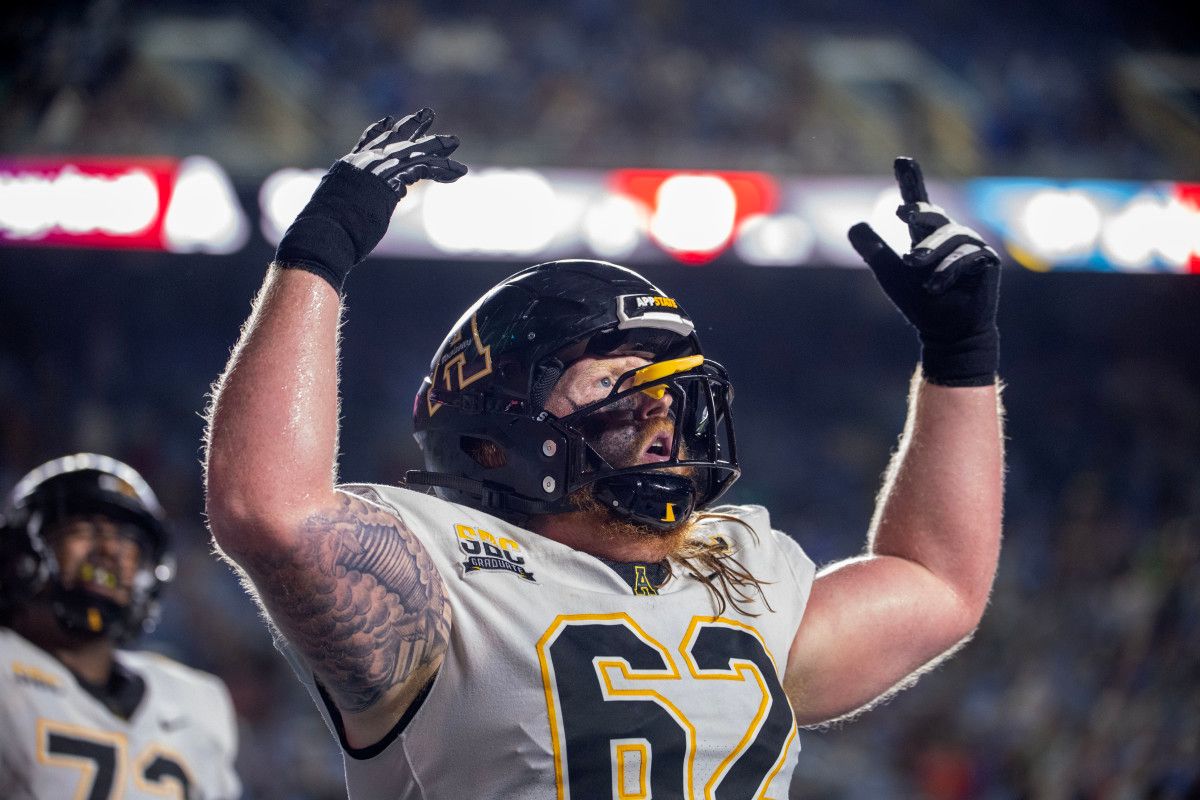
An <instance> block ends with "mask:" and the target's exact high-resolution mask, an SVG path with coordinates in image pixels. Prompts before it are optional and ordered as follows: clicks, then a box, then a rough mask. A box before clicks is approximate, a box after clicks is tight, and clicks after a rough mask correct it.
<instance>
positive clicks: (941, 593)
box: [785, 159, 1004, 725]
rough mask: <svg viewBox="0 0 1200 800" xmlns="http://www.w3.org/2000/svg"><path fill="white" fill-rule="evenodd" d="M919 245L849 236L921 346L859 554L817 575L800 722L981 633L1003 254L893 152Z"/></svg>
mask: <svg viewBox="0 0 1200 800" xmlns="http://www.w3.org/2000/svg"><path fill="white" fill-rule="evenodd" d="M896 177H897V180H898V181H899V183H900V187H901V194H902V196H903V199H904V201H905V204H904V205H902V206H901V207H900V209H899V211H898V213H899V215H900V217H901V219H904V220H905V221H907V222H908V223H909V229H910V233H911V235H912V240H913V250H912V251H911V252H910V253H909V254H908V255H906V256H905V257H904V258H903V259H901V258H900V257H899V256H897V255H896V253H895V252H893V251H892V249H891V248H890V247H888V246H887V245H886V244H885V243H884V242H883V241H882V240H881V239H880V238H879V236H878V235H876V234H875V232H874V231H873V230H871V229H870V227H868V226H867V225H865V224H860V225H856V226H855V227H854V228H852V229H851V232H850V239H851V242H852V243H853V244H854V246H855V248H856V249H857V250H858V252H859V253H860V254H861V255H862V256H863V258H864V259H865V260H866V261H867V263H868V265H869V266H870V267H871V269H872V270H873V271H874V272H875V275H876V277H877V278H878V279H879V282H880V284H881V285H882V286H883V288H884V290H885V291H886V292H887V294H888V296H889V297H890V298H891V299H892V301H893V302H894V303H895V304H896V305H897V306H898V307H899V308H900V310H901V312H902V313H903V314H904V315H905V317H906V318H907V319H908V320H909V322H910V323H912V324H913V325H914V327H916V328H917V331H918V334H919V335H920V338H921V343H922V367H921V371H920V372H919V373H918V374H917V375H916V376H914V378H913V382H912V388H911V393H910V398H909V410H908V419H907V423H906V425H905V429H904V433H903V435H902V436H901V440H900V445H899V447H898V449H897V451H896V454H895V455H894V456H893V458H892V462H891V464H890V466H889V467H888V470H887V473H886V476H885V479H884V484H883V489H882V490H881V492H880V495H879V499H878V502H877V505H876V508H875V515H874V518H873V520H872V524H871V530H870V533H869V537H868V546H867V551H866V554H865V555H863V556H861V557H858V558H854V559H850V560H848V561H844V562H841V563H838V564H834V565H832V566H830V567H828V568H826V569H824V570H822V572H821V573H820V574H819V575H818V576H817V579H816V582H815V583H814V585H813V589H812V594H811V596H810V598H809V603H808V608H807V610H806V612H805V617H804V621H803V623H802V624H801V626H800V630H799V633H798V634H797V636H796V639H795V641H794V643H793V646H792V650H791V653H790V656H789V660H788V671H787V674H786V679H785V684H786V687H787V690H788V694H789V697H790V698H791V699H792V704H793V707H794V709H795V711H796V716H797V719H798V721H799V722H800V724H802V725H812V724H817V723H821V722H825V721H828V720H831V719H836V718H838V717H842V716H845V715H848V714H852V713H854V712H856V711H858V710H860V709H863V708H865V707H868V706H869V705H871V704H872V703H873V702H875V701H877V700H879V699H882V698H884V697H886V696H888V695H889V694H890V693H891V692H892V691H894V690H897V689H899V688H903V687H904V686H906V685H909V684H910V683H911V682H912V681H914V680H915V679H916V678H917V677H918V676H919V675H920V673H921V672H922V671H923V670H924V669H925V668H928V667H930V666H932V665H933V664H935V663H937V662H938V661H939V660H940V659H941V658H943V657H945V656H946V655H948V654H949V653H950V652H952V650H953V649H954V648H955V646H956V645H957V644H959V643H960V642H962V641H964V640H965V639H966V638H967V637H969V636H970V635H971V633H972V632H973V631H974V630H975V628H976V626H977V625H978V624H979V621H980V619H981V617H982V615H983V611H984V608H985V607H986V605H987V600H988V595H989V593H990V591H991V586H992V581H993V578H994V575H995V571H996V563H997V559H998V558H999V551H1000V531H1001V516H1002V505H1003V472H1004V464H1003V462H1004V457H1003V434H1002V413H1001V410H1000V401H999V397H998V387H997V383H996V367H997V353H998V333H997V332H996V324H995V320H996V301H997V296H998V287H999V258H998V257H997V256H996V253H995V251H993V250H992V249H991V248H990V247H988V246H987V245H986V244H984V242H983V241H982V240H981V239H980V238H979V236H978V234H976V233H975V232H974V231H972V230H970V229H969V228H965V227H963V226H960V225H956V224H954V223H952V222H950V221H949V220H948V219H947V217H946V216H945V212H943V211H942V210H941V209H940V208H938V207H936V206H933V205H931V204H930V203H929V200H928V197H927V196H926V194H925V187H924V182H923V180H922V178H921V174H920V170H919V169H918V167H917V165H916V163H915V162H913V161H911V160H910V159H898V160H897V162H896Z"/></svg>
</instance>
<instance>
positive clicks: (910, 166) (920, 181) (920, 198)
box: [892, 156, 929, 203]
mask: <svg viewBox="0 0 1200 800" xmlns="http://www.w3.org/2000/svg"><path fill="white" fill-rule="evenodd" d="M892 172H893V173H895V175H896V183H897V184H899V185H900V198H901V199H902V200H904V202H905V203H928V202H929V192H927V191H926V190H925V177H924V176H923V175H922V174H921V165H920V164H918V163H917V162H916V159H912V158H907V157H905V156H901V157H900V158H897V159H896V160H895V162H893V164H892Z"/></svg>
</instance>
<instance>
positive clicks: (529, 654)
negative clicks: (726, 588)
mask: <svg viewBox="0 0 1200 800" xmlns="http://www.w3.org/2000/svg"><path fill="white" fill-rule="evenodd" d="M346 488H348V489H349V490H350V491H355V492H358V493H360V494H363V495H364V496H366V497H368V498H370V499H373V500H375V501H376V502H378V503H380V504H381V505H383V506H384V507H385V508H388V509H389V510H391V511H393V512H394V513H395V514H396V516H398V517H399V518H401V519H402V520H403V521H404V523H405V525H406V526H407V527H408V528H409V529H410V530H411V531H413V533H414V534H415V535H416V536H418V537H419V538H420V540H421V542H422V543H423V544H424V546H425V548H426V549H427V550H428V551H429V553H430V555H431V557H432V559H433V561H434V563H435V564H436V565H437V568H438V570H439V571H440V573H441V575H442V578H443V580H444V582H445V585H446V589H447V593H448V595H449V600H450V605H451V607H452V610H453V621H452V627H451V631H450V642H449V647H448V650H447V653H446V657H445V661H444V663H443V664H442V667H441V669H440V670H439V672H438V674H437V676H436V678H435V679H434V680H433V682H432V684H431V686H430V687H429V688H428V692H427V694H426V695H424V697H423V700H421V701H419V705H418V704H414V708H412V709H410V711H409V713H407V714H406V715H405V719H403V720H401V723H400V724H399V725H398V726H397V728H396V729H395V730H394V731H393V732H392V735H390V736H388V737H385V738H384V739H383V741H381V742H379V743H378V744H377V745H376V746H374V747H371V748H367V749H364V750H358V751H354V750H347V749H346V747H345V742H344V739H343V741H342V745H343V751H344V760H345V766H346V780H347V785H348V788H349V793H350V797H351V798H353V800H376V798H379V799H380V800H382V799H383V798H387V800H394V799H396V798H404V799H405V800H409V799H410V798H412V799H415V798H423V799H426V800H434V799H436V800H445V799H447V798H467V797H469V798H480V799H483V798H497V799H498V800H499V799H503V800H535V798H536V800H568V798H569V799H570V800H595V798H610V797H611V798H631V799H632V798H649V797H651V796H652V797H653V798H654V799H655V800H667V798H702V797H704V798H709V797H718V798H720V797H731V798H732V797H746V798H750V797H777V798H781V797H786V796H787V793H788V784H789V781H790V778H791V774H792V770H793V768H794V767H795V764H796V759H797V756H798V753H799V743H798V741H797V732H796V724H795V718H794V716H793V714H792V710H791V707H790V705H789V703H788V700H787V698H786V697H785V696H784V694H783V690H782V688H781V684H782V678H783V670H784V668H785V666H786V663H787V657H788V651H789V649H790V647H791V645H792V641H793V639H794V638H795V635H796V630H797V628H798V627H799V625H800V619H801V616H802V615H803V613H804V608H805V605H806V603H807V601H808V596H809V591H810V589H811V587H812V581H813V574H814V567H813V563H812V561H811V560H809V559H808V557H807V556H805V555H804V553H803V551H802V550H801V549H800V547H799V546H798V545H797V544H796V543H795V542H794V541H792V540H791V539H790V538H788V537H787V536H785V535H784V534H782V533H779V532H777V531H773V530H772V529H771V526H770V522H769V519H768V516H767V512H766V509H764V508H761V507H758V506H737V507H733V506H730V507H725V508H723V509H721V510H722V511H723V512H726V513H729V514H731V515H734V516H736V517H737V518H739V519H740V520H742V521H743V522H744V523H745V524H744V525H743V524H738V523H736V522H730V521H712V522H707V523H704V524H705V526H706V527H705V528H704V529H703V530H704V532H705V533H706V534H707V535H710V536H721V537H723V538H724V539H725V540H726V541H727V542H729V543H730V544H731V545H732V547H733V550H734V551H735V553H734V554H735V556H736V558H737V559H738V560H739V561H740V562H741V563H742V564H743V565H744V566H745V567H746V568H747V569H748V570H749V571H750V572H751V573H752V574H753V575H754V576H756V577H757V578H759V579H760V580H762V581H763V591H764V593H765V596H766V601H767V602H766V603H763V602H762V600H761V599H757V598H756V602H753V603H752V604H751V606H752V608H751V609H748V610H750V611H751V612H752V613H749V614H748V613H743V612H741V611H738V610H737V609H736V608H734V607H733V606H732V605H729V606H727V607H726V608H725V610H724V612H723V613H722V614H721V615H720V617H714V605H713V601H712V599H711V595H710V593H709V591H708V590H707V588H706V587H705V585H704V584H702V583H701V582H700V581H699V580H697V579H695V578H690V577H684V576H682V575H680V574H678V573H679V571H678V570H676V574H675V575H674V576H672V577H671V578H670V579H669V580H668V581H667V582H666V583H665V584H664V585H662V586H661V587H660V588H659V589H658V593H657V594H649V595H645V594H641V595H640V594H635V587H636V588H637V589H640V590H645V589H647V588H650V587H649V584H648V583H642V582H641V580H640V579H641V578H642V577H645V576H644V575H638V576H636V577H635V578H633V579H631V580H630V581H629V582H626V580H625V579H623V578H622V577H620V576H619V575H618V574H617V572H616V571H615V570H614V569H612V568H611V567H609V566H607V565H606V564H605V563H603V562H601V561H600V560H598V559H596V558H594V557H592V556H589V555H587V554H585V553H581V552H579V551H577V550H574V549H572V548H570V547H567V546H565V545H562V544H559V543H558V542H555V541H553V540H550V539H547V538H544V537H541V536H538V535H537V534H534V533H531V532H530V531H527V530H525V529H523V528H520V527H518V526H516V525H511V524H509V523H506V522H503V521H502V520H499V519H497V518H496V517H493V516H490V515H488V514H485V513H483V512H481V511H477V510H475V509H471V508H468V507H465V506H461V505H456V504H453V503H449V502H446V501H443V500H441V499H438V498H436V497H433V496H430V495H425V494H419V493H417V492H414V491H410V490H406V489H400V488H395V487H385V486H370V487H366V486H358V487H346ZM768 606H769V608H768ZM280 648H281V650H282V651H283V652H284V654H285V655H287V656H288V658H289V660H290V661H291V662H292V665H293V668H294V669H295V670H296V672H297V674H298V675H299V676H300V678H301V680H302V681H303V682H304V683H305V685H306V686H307V687H308V689H309V692H310V694H312V696H313V698H314V700H316V702H317V705H318V707H319V708H320V709H321V713H322V714H323V715H324V716H325V719H326V722H327V723H328V724H329V725H330V727H331V730H337V728H338V725H339V723H340V720H339V719H337V715H336V711H331V709H329V708H328V707H327V706H326V704H325V702H324V701H323V700H322V699H321V692H320V690H319V689H318V687H317V686H316V685H315V684H314V680H313V676H312V674H311V672H310V671H309V670H308V668H307V667H306V666H305V664H304V662H303V659H302V657H300V656H299V655H298V654H297V653H295V652H293V651H291V649H290V648H289V647H288V645H287V644H286V642H281V643H280Z"/></svg>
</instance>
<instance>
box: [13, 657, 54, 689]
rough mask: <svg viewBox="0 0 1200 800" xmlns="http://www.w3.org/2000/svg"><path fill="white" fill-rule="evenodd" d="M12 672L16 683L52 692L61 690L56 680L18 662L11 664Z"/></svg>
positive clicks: (41, 671)
mask: <svg viewBox="0 0 1200 800" xmlns="http://www.w3.org/2000/svg"><path fill="white" fill-rule="evenodd" d="M12 671H13V677H14V678H16V680H17V683H24V684H26V685H28V686H35V687H37V688H38V689H49V690H51V691H54V692H57V691H58V690H59V689H61V688H62V686H61V684H60V683H59V682H58V678H56V677H55V676H53V675H51V674H50V673H49V672H46V671H45V670H40V669H38V668H37V667H35V666H32V665H30V664H22V663H21V662H20V661H14V662H13V663H12Z"/></svg>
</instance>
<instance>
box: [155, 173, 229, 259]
mask: <svg viewBox="0 0 1200 800" xmlns="http://www.w3.org/2000/svg"><path fill="white" fill-rule="evenodd" d="M248 228H249V225H248V224H247V222H246V217H245V215H244V214H243V213H242V207H241V204H240V203H238V199H237V193H236V192H235V191H234V189H233V184H232V183H231V182H230V180H229V176H228V175H226V174H225V171H224V170H223V169H221V167H220V166H218V165H217V163H216V162H215V161H213V160H212V159H211V158H205V157H204V156H191V157H190V158H185V159H184V160H183V161H182V162H180V164H179V169H178V171H177V173H176V176H175V189H174V191H173V192H172V193H171V201H170V203H169V204H168V206H167V214H166V217H165V218H164V219H163V244H164V245H165V246H166V248H167V249H168V250H171V251H172V252H176V253H189V252H194V251H200V252H205V253H232V252H234V251H236V250H239V249H241V247H242V245H244V244H245V243H246V239H247V238H248V236H249V231H248Z"/></svg>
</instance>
